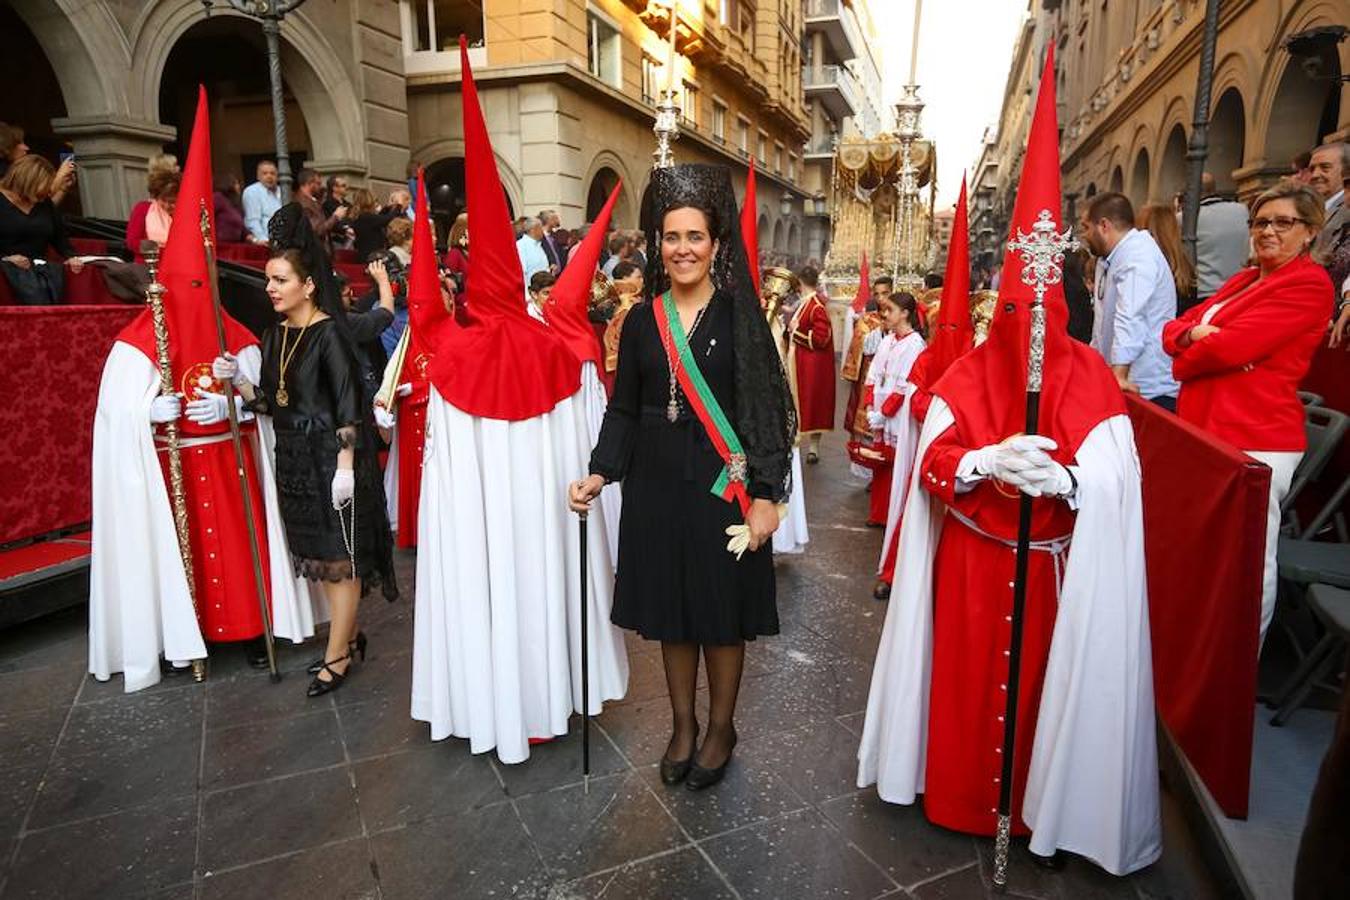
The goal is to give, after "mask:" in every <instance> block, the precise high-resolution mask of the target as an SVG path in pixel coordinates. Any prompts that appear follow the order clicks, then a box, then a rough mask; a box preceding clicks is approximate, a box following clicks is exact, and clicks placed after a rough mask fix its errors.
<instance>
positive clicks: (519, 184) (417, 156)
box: [410, 138, 525, 211]
mask: <svg viewBox="0 0 1350 900" xmlns="http://www.w3.org/2000/svg"><path fill="white" fill-rule="evenodd" d="M492 156H493V159H495V160H496V162H497V175H498V177H500V178H501V181H502V190H504V191H505V192H506V202H507V205H508V206H510V207H511V209H512V211H515V210H518V209H524V208H525V205H524V196H525V183H524V182H523V181H522V180H521V178H520V175H519V174H517V172H516V170H515V167H514V166H512V165H511V164H510V163H509V162H507V161H506V158H505V157H503V156H502V155H501V154H500V153H498V152H497V151H496V150H493V151H492ZM410 158H411V159H412V161H413V162H414V163H417V164H418V165H423V166H426V167H428V168H430V167H431V166H432V165H435V164H437V163H440V162H442V161H444V160H447V159H453V158H459V159H463V158H464V139H463V138H442V139H440V140H436V141H430V142H428V143H425V144H421V145H419V146H417V147H414V148H413V149H412V152H411V154H410Z"/></svg>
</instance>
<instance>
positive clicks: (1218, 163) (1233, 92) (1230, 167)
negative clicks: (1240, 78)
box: [1205, 86, 1247, 192]
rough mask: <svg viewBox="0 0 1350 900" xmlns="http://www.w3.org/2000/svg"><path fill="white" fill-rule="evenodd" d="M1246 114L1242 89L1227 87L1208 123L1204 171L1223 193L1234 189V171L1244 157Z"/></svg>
mask: <svg viewBox="0 0 1350 900" xmlns="http://www.w3.org/2000/svg"><path fill="white" fill-rule="evenodd" d="M1246 146H1247V113H1246V104H1245V103H1243V100H1242V92H1241V91H1240V90H1239V89H1238V88H1237V87H1236V86H1234V87H1229V88H1227V89H1225V90H1224V92H1223V93H1222V94H1221V95H1220V96H1219V100H1218V102H1217V103H1215V104H1214V112H1213V113H1212V115H1211V116H1210V122H1209V159H1207V160H1206V161H1205V169H1206V171H1208V172H1210V173H1212V174H1213V175H1214V184H1215V186H1216V187H1217V188H1218V189H1219V190H1220V191H1223V192H1228V191H1232V190H1234V188H1235V187H1236V182H1235V181H1234V179H1233V173H1234V172H1236V171H1237V170H1238V169H1241V168H1242V166H1243V162H1244V161H1245V159H1246Z"/></svg>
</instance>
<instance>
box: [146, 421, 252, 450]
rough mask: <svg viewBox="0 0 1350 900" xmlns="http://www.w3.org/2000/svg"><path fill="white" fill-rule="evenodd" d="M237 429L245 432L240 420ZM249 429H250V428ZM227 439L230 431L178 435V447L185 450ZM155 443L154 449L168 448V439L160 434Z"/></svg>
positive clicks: (156, 436)
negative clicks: (187, 435)
mask: <svg viewBox="0 0 1350 900" xmlns="http://www.w3.org/2000/svg"><path fill="white" fill-rule="evenodd" d="M239 430H240V433H241V434H243V433H245V432H244V428H243V423H242V422H241V423H240V428H239ZM249 430H250V431H252V429H249ZM228 440H230V433H229V432H228V431H227V432H225V433H224V434H203V435H198V436H195V437H180V438H178V448H179V449H180V450H187V449H188V448H191V447H203V446H205V445H207V444H219V443H221V442H222V441H228ZM155 443H156V444H158V445H159V446H157V447H156V448H155V449H156V450H167V449H169V439H168V438H167V437H165V436H164V435H162V434H157V435H155Z"/></svg>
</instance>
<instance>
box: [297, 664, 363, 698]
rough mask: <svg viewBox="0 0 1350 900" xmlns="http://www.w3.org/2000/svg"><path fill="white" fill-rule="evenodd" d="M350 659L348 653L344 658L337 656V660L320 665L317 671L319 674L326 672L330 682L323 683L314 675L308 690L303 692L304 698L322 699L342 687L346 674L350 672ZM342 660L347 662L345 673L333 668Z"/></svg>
mask: <svg viewBox="0 0 1350 900" xmlns="http://www.w3.org/2000/svg"><path fill="white" fill-rule="evenodd" d="M351 658H352V655H351V654H350V653H348V654H347V655H345V656H339V657H338V658H337V659H335V660H332V661H331V662H325V663H323V664H322V665H320V666H319V671H320V672H325V671H326V672H327V673H328V676H329V678H330V680H329V681H324V680H323V679H322V678H320V677H319V676H318V675H315V676H314V680H313V681H311V682H310V683H309V689H308V690H306V691H305V696H307V697H322V696H323V695H324V694H331V693H332V692H333V691H336V690H337V689H338V688H340V687H342V683H343V682H344V681H346V680H347V672H350V671H351V667H352V665H351V661H350V660H351ZM344 659H345V660H348V662H347V672H338V671H337V670H335V669H334V668H333V666H334V664H336V663H340V662H342V661H343V660H344Z"/></svg>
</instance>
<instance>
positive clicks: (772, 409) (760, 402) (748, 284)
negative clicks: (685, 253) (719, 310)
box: [642, 164, 797, 502]
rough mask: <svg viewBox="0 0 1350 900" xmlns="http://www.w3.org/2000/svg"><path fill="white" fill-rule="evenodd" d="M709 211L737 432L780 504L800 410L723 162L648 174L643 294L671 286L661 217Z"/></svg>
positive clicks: (787, 487)
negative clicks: (682, 208)
mask: <svg viewBox="0 0 1350 900" xmlns="http://www.w3.org/2000/svg"><path fill="white" fill-rule="evenodd" d="M682 203H683V204H688V205H691V206H697V207H700V208H704V209H711V210H712V211H713V212H714V213H715V214H716V215H717V218H718V219H719V220H720V221H719V222H718V223H717V234H715V235H714V237H715V238H716V239H717V242H718V251H717V257H716V259H714V261H713V269H712V279H713V283H714V284H715V285H716V286H717V287H718V288H720V289H721V290H723V291H726V292H727V293H729V294H731V296H732V299H733V302H732V338H733V340H734V342H735V347H736V434H737V436H738V437H740V439H741V444H742V446H743V447H744V448H745V453H746V457H747V462H748V463H749V466H750V469H751V472H752V473H753V475H752V480H757V481H762V482H764V483H767V484H776V485H780V486H781V490H782V493H781V495H780V496H778V497H775V498H774V499H775V500H777V501H779V502H782V501H784V500H786V499H787V496H788V494H789V493H790V492H791V489H792V445H793V443H794V442H795V441H796V439H797V413H796V411H795V409H794V407H793V404H792V394H791V392H790V391H789V389H788V380H787V373H786V372H784V371H783V360H782V357H781V356H780V355H779V353H778V348H777V347H776V346H775V345H774V339H773V334H772V332H770V331H769V325H768V322H767V321H765V318H764V313H763V312H762V311H761V310H760V306H759V297H758V294H757V293H756V291H755V287H754V284H753V282H752V281H751V278H750V266H749V263H748V262H747V260H746V252H745V246H744V245H743V244H742V243H741V232H740V228H739V222H740V214H739V210H738V209H737V206H736V193H735V191H734V190H733V189H732V186H731V171H730V170H729V169H727V168H726V167H725V166H711V165H695V164H686V165H679V166H672V167H670V168H666V169H656V170H654V171H653V172H652V180H651V183H650V184H649V185H648V187H647V192H646V194H645V195H644V196H643V200H642V230H643V231H644V232H646V234H647V246H648V247H649V248H650V249H649V251H648V254H647V272H646V285H647V297H648V299H649V300H650V299H651V298H652V297H657V296H660V295H661V294H663V293H664V292H665V291H666V290H667V289H669V287H670V279H669V278H668V277H667V276H666V272H665V267H664V266H663V265H662V263H661V217H662V214H663V213H664V212H665V211H666V210H669V209H672V208H674V207H677V206H679V205H681V204H682Z"/></svg>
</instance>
